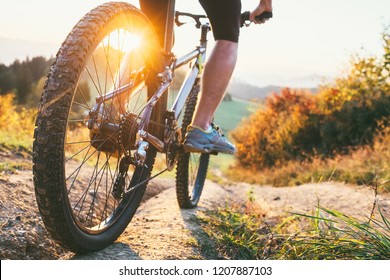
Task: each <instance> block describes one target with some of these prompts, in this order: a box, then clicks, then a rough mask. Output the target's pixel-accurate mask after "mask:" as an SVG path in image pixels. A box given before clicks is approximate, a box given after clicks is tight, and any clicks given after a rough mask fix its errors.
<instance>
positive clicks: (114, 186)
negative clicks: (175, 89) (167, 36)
mask: <svg viewBox="0 0 390 280" xmlns="http://www.w3.org/2000/svg"><path fill="white" fill-rule="evenodd" d="M157 46H159V44H158V40H157V37H156V35H155V34H154V33H153V31H152V28H151V25H150V23H149V21H148V19H147V18H146V17H145V15H144V14H143V13H141V12H140V11H139V10H138V9H137V8H135V7H134V6H132V5H130V4H127V3H121V2H111V3H107V4H103V5H101V6H99V7H97V8H96V9H94V10H92V11H91V12H89V13H88V14H87V15H85V16H84V17H83V18H82V19H81V20H80V21H79V22H78V23H77V25H76V26H75V27H74V28H73V30H72V32H71V33H70V34H69V36H68V37H67V39H66V40H65V42H64V43H63V45H62V46H61V48H60V50H59V52H58V54H57V57H56V59H55V62H54V63H53V65H52V67H51V70H50V73H49V75H48V79H47V81H46V84H45V88H44V92H43V95H42V98H41V104H40V108H39V113H38V116H37V120H36V129H35V133H34V145H33V151H34V156H33V162H34V167H33V170H34V185H35V193H36V198H37V203H38V207H39V210H40V213H41V216H42V219H43V221H44V224H45V226H46V228H47V229H48V231H49V232H50V233H51V235H52V237H53V238H54V239H55V240H56V241H58V242H59V243H60V244H61V245H62V246H64V247H66V248H69V249H70V250H72V251H74V252H86V251H95V250H99V249H102V248H104V247H106V246H107V245H109V244H111V243H113V242H114V241H115V240H116V239H117V237H118V236H119V235H120V234H121V233H122V232H123V231H124V230H125V228H126V226H127V225H128V223H129V222H130V220H131V219H132V217H133V215H134V214H135V212H136V210H137V208H138V205H139V203H140V201H141V199H142V196H143V194H144V192H145V188H146V184H147V179H148V178H149V177H150V174H151V170H152V167H153V164H154V160H155V156H156V150H155V149H154V148H153V147H150V148H149V149H148V151H147V157H146V162H145V165H144V166H143V167H140V166H136V165H135V164H131V162H130V161H129V158H130V157H129V156H128V155H129V154H130V153H131V150H132V149H135V133H136V131H137V124H138V122H139V115H140V114H141V113H142V110H143V108H144V106H145V105H146V103H147V101H148V98H149V97H150V96H148V90H147V89H146V88H145V84H146V80H147V79H148V77H154V72H155V71H154V68H155V67H156V68H158V67H160V65H158V64H157V61H158V59H157V58H158V56H159V55H160V53H159V49H158V47H157ZM155 63H156V64H157V65H154V64H155ZM156 71H157V70H156ZM119 91H121V92H122V93H121V94H114V95H113V94H112V93H113V92H116V93H117V92H119ZM110 93H111V97H110ZM113 96H114V97H113ZM96 104H100V105H99V106H97V105H96ZM96 106H97V107H96ZM91 112H93V113H91Z"/></svg>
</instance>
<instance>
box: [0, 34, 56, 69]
mask: <svg viewBox="0 0 390 280" xmlns="http://www.w3.org/2000/svg"><path fill="white" fill-rule="evenodd" d="M59 47H60V46H59V45H56V44H51V43H39V42H31V41H27V40H20V39H10V38H4V37H0V64H5V65H8V64H11V63H12V62H14V60H15V59H19V60H25V59H26V58H27V57H30V58H32V57H35V56H44V57H47V58H49V57H50V56H52V55H55V53H56V52H57V50H58V48H59Z"/></svg>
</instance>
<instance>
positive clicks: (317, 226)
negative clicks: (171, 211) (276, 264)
mask: <svg viewBox="0 0 390 280" xmlns="http://www.w3.org/2000/svg"><path fill="white" fill-rule="evenodd" d="M378 213H379V214H378V219H374V218H372V217H371V218H369V219H367V221H361V220H358V219H356V218H353V217H349V216H346V215H344V214H342V213H340V212H338V211H334V210H329V209H325V208H322V207H318V209H317V211H316V212H315V213H314V214H312V215H310V214H296V215H292V216H290V217H287V218H285V219H284V220H280V221H279V222H278V223H277V224H275V225H270V224H268V223H267V222H266V221H264V220H263V218H262V215H261V212H259V211H256V210H253V208H252V209H249V211H248V206H226V207H225V208H220V209H218V210H215V211H207V212H204V214H203V215H201V216H200V217H199V220H200V224H201V225H202V227H203V229H204V231H205V232H206V233H207V234H208V235H209V237H210V239H211V240H212V242H214V247H215V248H217V250H218V251H219V253H220V254H221V255H223V256H224V257H225V258H226V259H237V260H238V259H240V260H242V259H277V260H281V259H288V260H324V259H332V260H341V259H346V260H388V259H390V221H389V220H388V219H387V218H386V217H385V216H384V215H383V213H382V212H381V209H380V208H378ZM303 225H304V226H303Z"/></svg>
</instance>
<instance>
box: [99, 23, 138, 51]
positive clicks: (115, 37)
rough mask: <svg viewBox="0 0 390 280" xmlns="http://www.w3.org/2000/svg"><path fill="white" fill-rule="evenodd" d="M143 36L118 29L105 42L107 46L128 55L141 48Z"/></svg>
mask: <svg viewBox="0 0 390 280" xmlns="http://www.w3.org/2000/svg"><path fill="white" fill-rule="evenodd" d="M141 43H142V40H141V36H140V35H138V34H135V33H131V32H129V31H127V30H125V29H117V30H115V31H113V32H111V33H110V34H109V35H107V36H106V38H105V39H104V40H103V44H104V45H105V46H109V47H112V48H114V49H116V50H118V51H120V52H122V53H128V52H131V51H134V50H137V49H139V48H140V47H141Z"/></svg>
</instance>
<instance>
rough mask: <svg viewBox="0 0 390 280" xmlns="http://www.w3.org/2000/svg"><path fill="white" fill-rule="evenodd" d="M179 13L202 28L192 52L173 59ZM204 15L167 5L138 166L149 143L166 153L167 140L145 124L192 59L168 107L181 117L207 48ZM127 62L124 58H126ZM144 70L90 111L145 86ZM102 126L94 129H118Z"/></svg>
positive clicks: (142, 122)
mask: <svg viewBox="0 0 390 280" xmlns="http://www.w3.org/2000/svg"><path fill="white" fill-rule="evenodd" d="M179 16H190V17H191V16H192V17H193V18H194V19H195V18H196V19H195V20H196V21H197V27H198V28H199V29H200V30H201V36H200V45H199V46H198V47H196V48H195V49H194V50H193V51H191V52H189V53H187V54H185V55H183V56H181V57H180V58H176V56H175V55H174V54H173V53H172V52H171V49H172V45H173V31H174V24H175V19H176V20H177V19H178V17H179ZM201 17H204V18H205V16H199V15H192V14H188V13H179V12H176V11H175V0H170V1H169V4H168V15H167V20H166V26H165V30H166V31H165V40H164V50H163V58H164V59H163V71H162V72H160V73H158V74H157V75H156V78H155V79H156V80H157V82H158V86H157V89H156V90H155V91H154V92H153V94H152V95H151V97H150V99H149V101H148V103H147V104H146V106H145V109H144V111H143V113H142V116H140V124H139V127H138V136H139V137H138V138H139V139H140V140H139V141H138V142H137V151H136V152H135V155H134V158H135V161H136V163H137V164H138V165H143V163H144V161H145V159H146V150H147V149H148V147H149V143H150V144H152V145H153V146H154V147H155V148H156V149H157V151H159V152H162V153H164V152H166V147H167V143H165V142H164V141H163V139H159V138H158V137H156V136H154V135H153V134H151V133H150V132H149V131H148V129H147V128H148V125H149V123H150V119H151V115H152V111H153V108H154V106H155V105H156V103H157V102H158V101H159V100H160V99H161V97H162V96H163V95H164V94H167V89H168V88H169V87H170V85H171V84H172V82H173V78H174V73H175V71H176V70H177V69H179V68H180V67H182V66H184V65H186V64H188V63H189V62H191V61H193V60H195V63H194V64H193V66H192V67H191V69H190V70H189V71H188V74H187V75H186V77H185V79H184V82H183V84H182V86H181V88H180V90H179V93H178V95H177V97H176V100H175V102H174V104H173V106H172V108H171V109H170V111H171V112H174V117H175V119H176V120H177V119H178V118H179V117H180V114H181V113H182V111H183V108H184V105H185V102H186V99H187V97H188V95H189V94H190V92H191V89H192V86H193V85H194V83H195V80H196V78H197V77H198V75H199V73H200V72H201V69H202V66H203V62H204V61H205V59H206V48H207V34H208V31H209V30H210V27H209V24H208V23H205V24H201V23H200V21H199V18H201ZM125 61H126V60H125ZM126 67H127V64H126V63H123V64H122V65H121V66H120V69H122V68H123V69H126ZM144 70H145V69H141V70H139V71H138V72H137V73H133V74H132V77H133V78H132V79H131V82H130V83H129V84H127V85H124V86H121V87H118V88H116V89H115V90H113V91H111V92H109V93H107V94H106V95H105V96H101V97H99V98H98V99H97V100H96V101H97V102H96V104H95V106H94V108H93V110H92V114H93V115H96V114H98V112H99V108H100V107H101V106H102V104H103V103H105V102H107V101H109V100H113V99H115V98H118V97H120V96H121V95H123V94H128V91H129V90H131V92H135V91H137V89H138V88H140V87H142V86H143V85H144V83H143V81H144V75H145V73H144ZM119 72H120V73H121V72H122V73H124V72H125V71H122V70H120V71H119ZM94 125H95V123H94V122H90V123H88V127H89V129H93V126H94ZM100 126H101V127H99V128H97V129H101V130H103V131H107V133H110V132H115V131H118V125H117V124H113V123H102V124H100Z"/></svg>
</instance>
